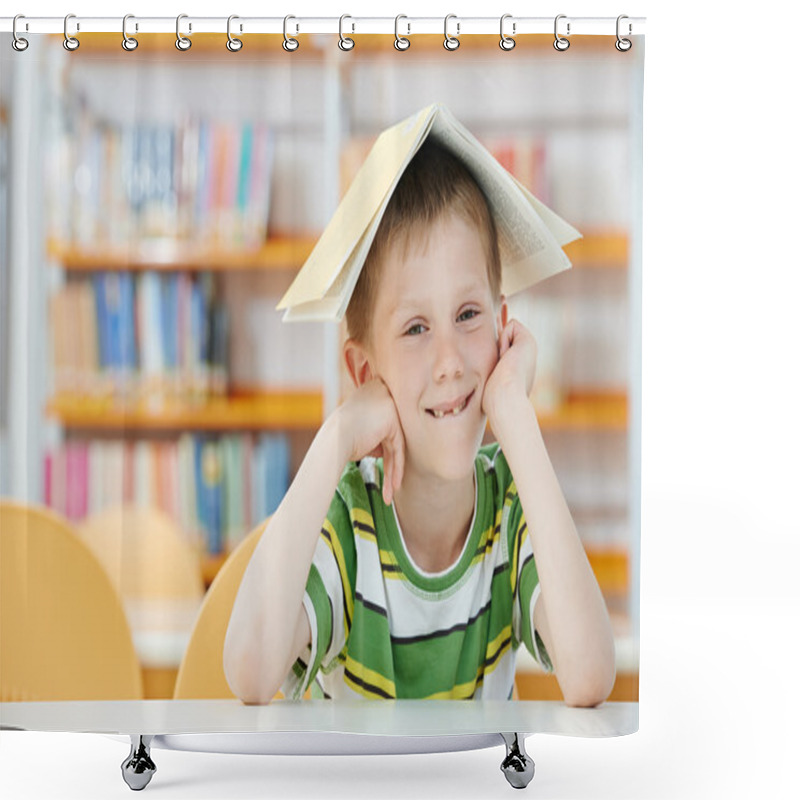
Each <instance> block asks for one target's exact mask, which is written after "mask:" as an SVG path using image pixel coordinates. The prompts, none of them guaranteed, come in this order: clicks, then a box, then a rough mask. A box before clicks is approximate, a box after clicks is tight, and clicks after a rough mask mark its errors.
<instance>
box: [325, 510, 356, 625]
mask: <svg viewBox="0 0 800 800" xmlns="http://www.w3.org/2000/svg"><path fill="white" fill-rule="evenodd" d="M322 527H323V528H324V529H325V530H326V531H327V532H328V534H329V535H330V537H331V549H332V550H333V557H334V558H335V559H336V565H337V566H338V567H339V573H340V574H341V576H342V585H343V586H344V602H345V606H346V608H347V615H346V616H345V629H346V630H345V633H347V634H349V633H350V627H349V625H347V620H348V619H349V620H351V621H352V619H353V590H352V588H351V586H350V578H349V576H348V574H347V567H346V566H345V561H344V553H343V552H342V545H341V544H340V543H339V536H338V534H337V533H336V530H335V529H334V527H333V525H331V522H330V520H328V519H326V520H325V522H324V523H323V525H322Z"/></svg>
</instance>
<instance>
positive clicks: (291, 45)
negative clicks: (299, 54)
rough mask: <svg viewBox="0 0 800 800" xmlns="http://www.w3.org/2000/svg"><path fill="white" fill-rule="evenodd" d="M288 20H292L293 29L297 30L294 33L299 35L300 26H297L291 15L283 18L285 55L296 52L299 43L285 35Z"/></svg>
mask: <svg viewBox="0 0 800 800" xmlns="http://www.w3.org/2000/svg"><path fill="white" fill-rule="evenodd" d="M290 19H293V20H294V21H295V23H294V24H295V27H296V28H297V30H296V31H295V33H300V26H299V25H298V24H297V17H293V16H292V15H291V14H288V15H287V16H285V17H284V18H283V49H284V50H285V51H286V52H287V53H293V52H294V51H295V50H297V48H298V47H300V42H298V41H297V39H293V38H292V37H291V36H289V35H288V34H287V33H286V24H287V23H288V22H289V20H290Z"/></svg>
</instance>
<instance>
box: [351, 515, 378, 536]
mask: <svg viewBox="0 0 800 800" xmlns="http://www.w3.org/2000/svg"><path fill="white" fill-rule="evenodd" d="M350 516H351V517H352V520H353V522H360V523H361V524H362V525H369V527H370V528H372V531H373V532H372V533H370V532H369V531H365V530H361V528H357V527H356V526H355V525H353V530H354V531H355V532H356V534H357V535H358V536H360V537H361V538H362V539H367V540H368V541H371V542H374V541H375V520H374V519H373V518H372V514H370V513H369V511H365V510H364V509H363V508H352V509H350Z"/></svg>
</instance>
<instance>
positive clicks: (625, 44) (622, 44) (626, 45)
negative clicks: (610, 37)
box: [614, 14, 633, 53]
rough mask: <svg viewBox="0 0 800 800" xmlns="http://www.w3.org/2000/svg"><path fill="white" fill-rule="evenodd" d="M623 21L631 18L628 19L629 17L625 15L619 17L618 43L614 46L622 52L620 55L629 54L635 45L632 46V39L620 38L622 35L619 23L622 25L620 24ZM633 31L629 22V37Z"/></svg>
mask: <svg viewBox="0 0 800 800" xmlns="http://www.w3.org/2000/svg"><path fill="white" fill-rule="evenodd" d="M623 19H629V18H628V17H627V16H625V14H620V15H619V16H618V17H617V41H616V44H615V45H614V47H616V48H617V50H619V51H620V53H627V52H628V50H630V49H631V47H632V46H633V44H632V42H631V40H630V39H622V38H621V37H620V35H619V23H620V22H621V21H622V20H623ZM631 30H632V28H631V24H630V22H629V23H628V35H629V36H630V34H631Z"/></svg>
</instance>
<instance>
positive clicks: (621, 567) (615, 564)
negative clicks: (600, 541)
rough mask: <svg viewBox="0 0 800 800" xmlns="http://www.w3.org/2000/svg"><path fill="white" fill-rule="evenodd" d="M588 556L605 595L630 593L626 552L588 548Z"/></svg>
mask: <svg viewBox="0 0 800 800" xmlns="http://www.w3.org/2000/svg"><path fill="white" fill-rule="evenodd" d="M586 555H587V557H588V558H589V564H590V565H591V567H592V571H593V572H594V576H595V578H597V583H598V584H599V586H600V589H601V590H602V591H603V593H604V594H624V593H626V592H627V591H628V554H627V552H626V551H624V550H616V549H611V548H609V549H602V550H601V549H595V548H591V547H587V548H586Z"/></svg>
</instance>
